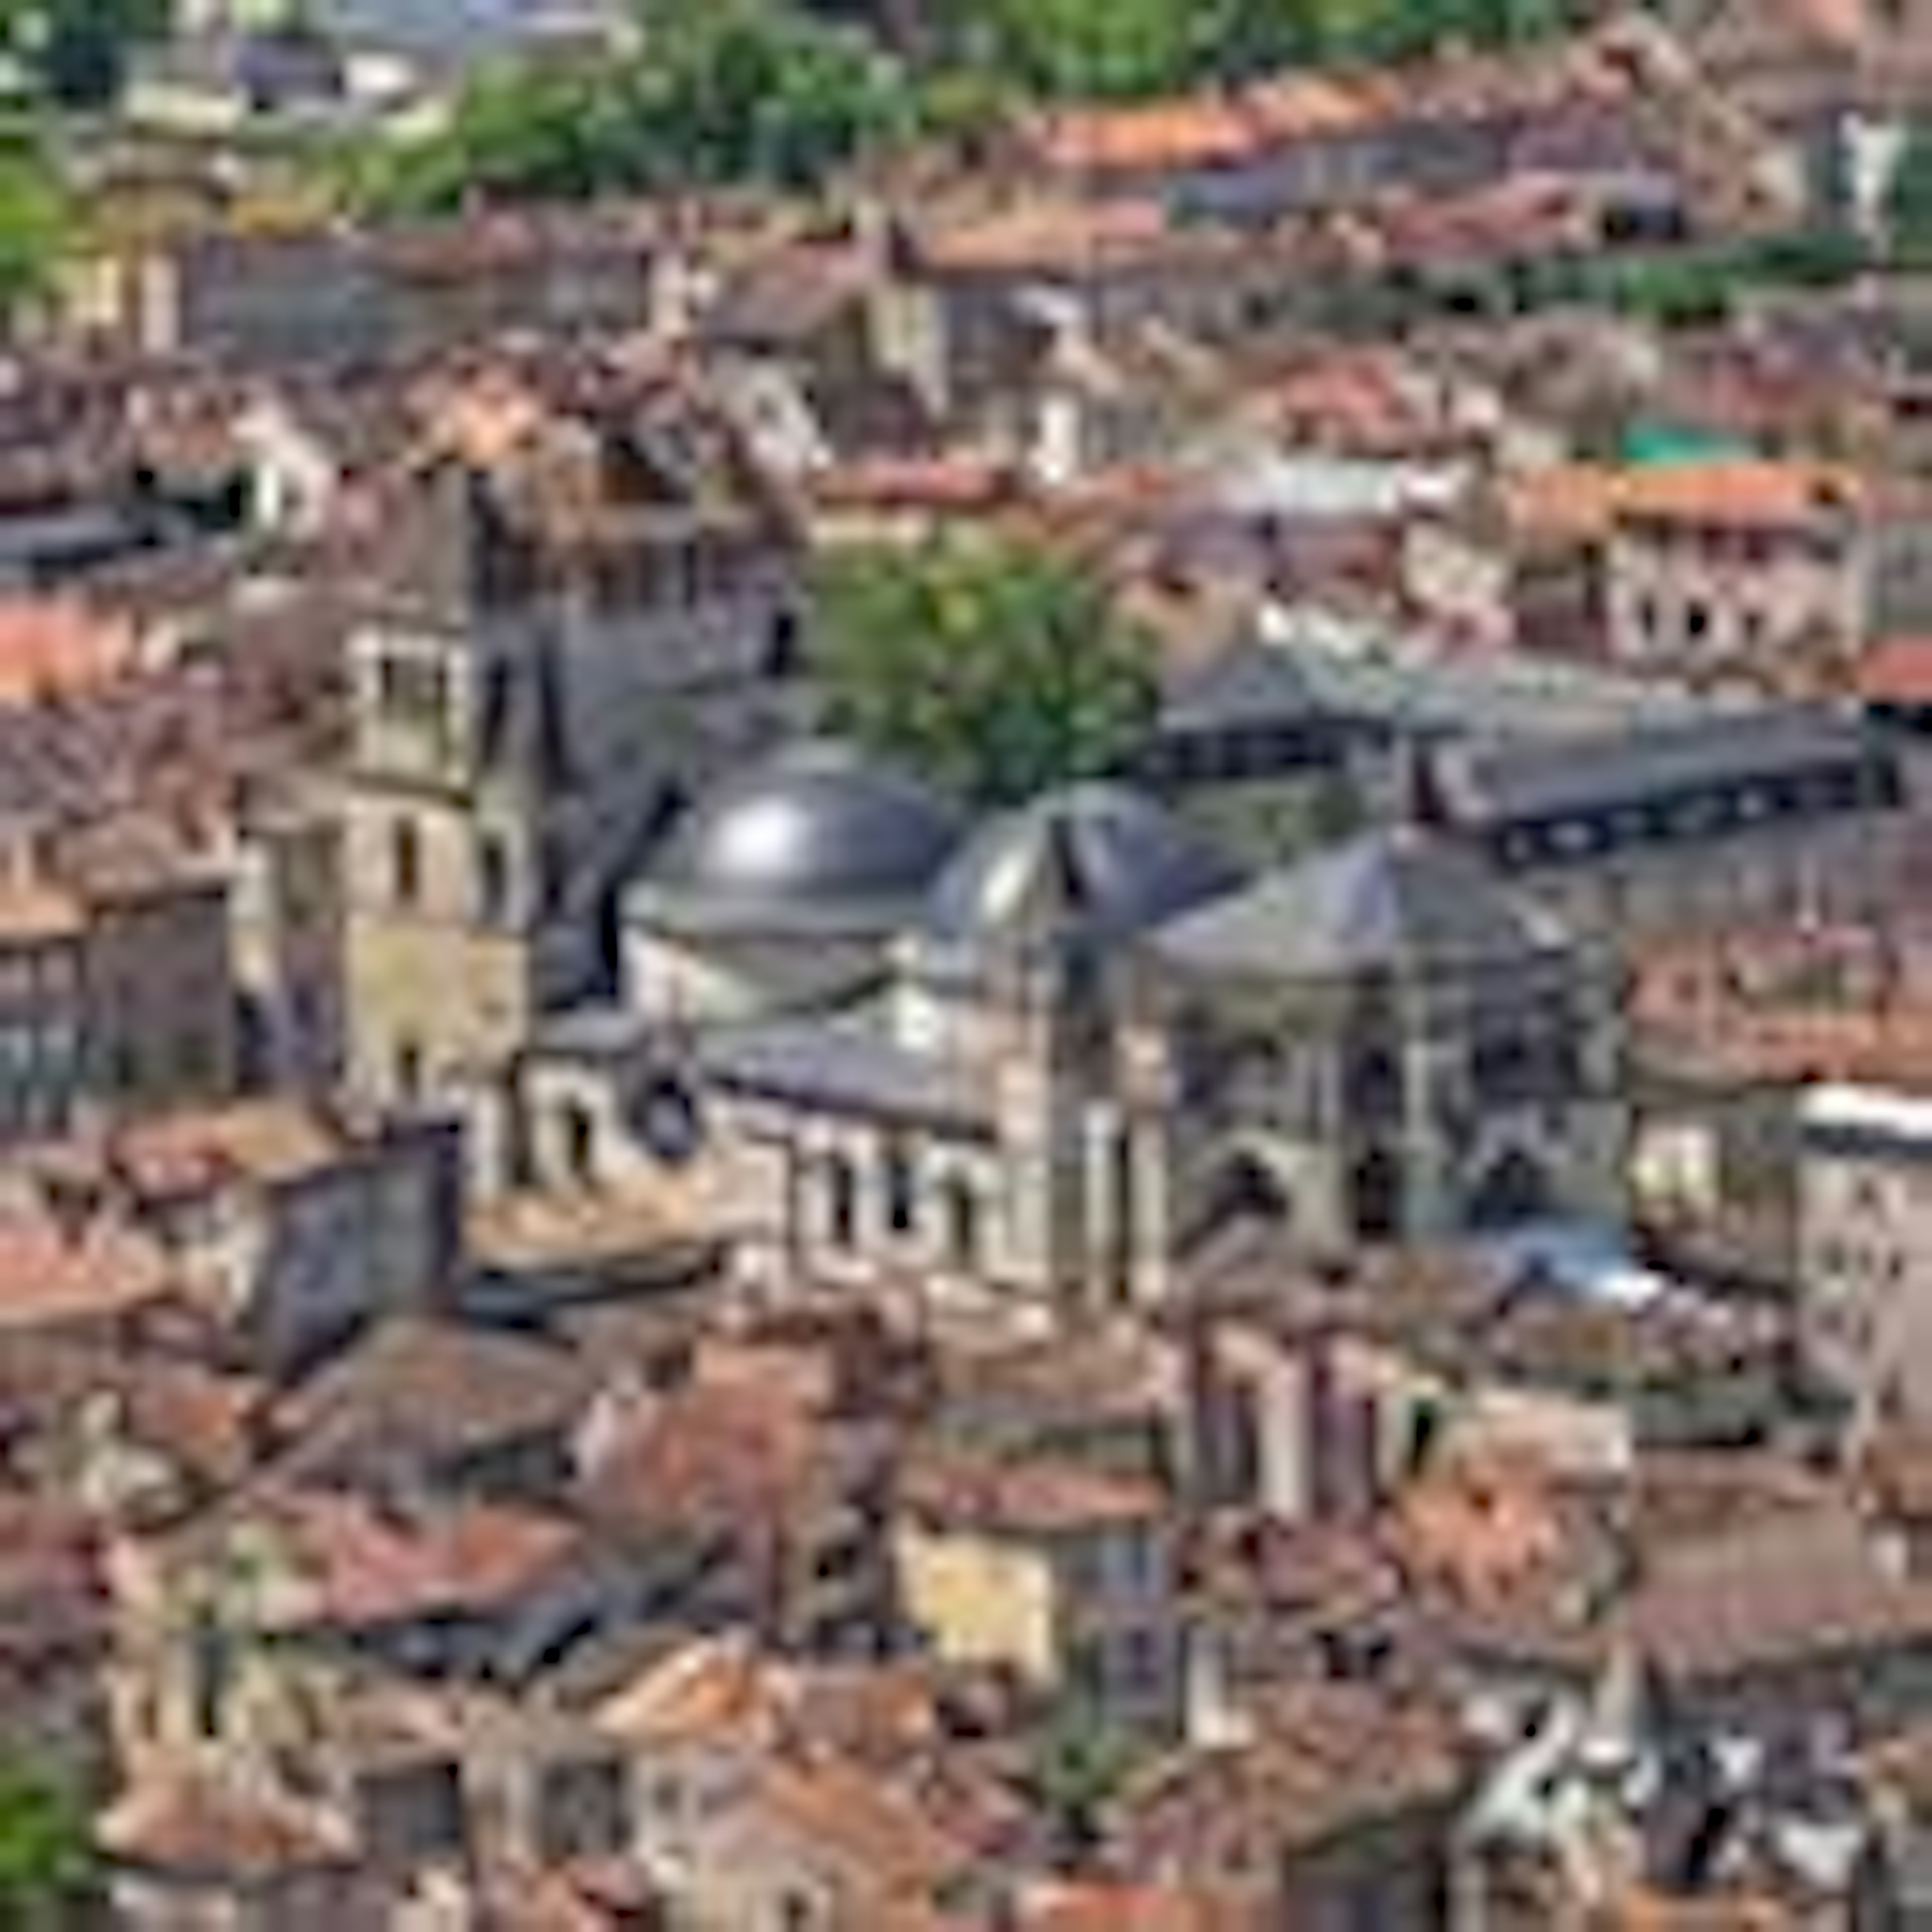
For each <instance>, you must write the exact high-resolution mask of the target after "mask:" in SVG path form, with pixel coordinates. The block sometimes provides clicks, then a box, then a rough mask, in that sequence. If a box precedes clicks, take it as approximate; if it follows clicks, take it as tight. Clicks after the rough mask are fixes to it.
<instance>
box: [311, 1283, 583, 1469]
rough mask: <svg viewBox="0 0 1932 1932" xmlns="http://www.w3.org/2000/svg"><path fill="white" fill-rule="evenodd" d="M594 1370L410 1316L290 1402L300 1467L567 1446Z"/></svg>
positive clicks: (522, 1343)
mask: <svg viewBox="0 0 1932 1932" xmlns="http://www.w3.org/2000/svg"><path fill="white" fill-rule="evenodd" d="M596 1381H597V1376H596V1371H595V1368H594V1367H591V1366H589V1365H586V1364H584V1363H583V1362H581V1361H578V1360H577V1359H576V1358H574V1357H572V1356H571V1355H568V1354H566V1353H565V1352H564V1351H562V1349H557V1348H554V1347H553V1346H550V1345H549V1344H547V1343H542V1342H538V1341H533V1340H529V1339H527V1338H526V1337H522V1336H520V1335H514V1334H510V1333H508V1332H507V1331H502V1330H495V1329H488V1328H481V1327H478V1326H476V1325H467V1324H463V1323H459V1322H452V1321H443V1320H431V1319H423V1318H421V1317H419V1316H402V1317H399V1318H398V1319H393V1320H391V1321H389V1322H384V1323H383V1325H381V1326H380V1328H377V1329H375V1330H374V1331H372V1332H371V1334H368V1336H367V1337H365V1338H364V1339H363V1340H361V1341H359V1342H358V1343H356V1345H355V1346H353V1348H351V1349H350V1350H349V1352H347V1354H345V1355H341V1356H340V1357H338V1358H337V1359H336V1360H335V1361H333V1362H332V1363H330V1364H329V1365H328V1366H327V1367H326V1368H324V1369H323V1370H322V1371H321V1372H320V1373H319V1374H318V1375H317V1376H315V1377H314V1379H313V1380H312V1381H311V1382H308V1384H307V1385H305V1387H304V1388H302V1389H301V1390H300V1391H298V1392H297V1394H296V1395H295V1396H294V1397H292V1398H291V1400H290V1403H289V1405H288V1407H287V1415H286V1421H287V1423H288V1424H289V1426H290V1427H291V1428H292V1429H293V1430H294V1431H295V1433H296V1444H295V1447H294V1448H293V1451H292V1452H291V1454H290V1463H292V1465H293V1466H296V1467H297V1468H311V1469H312V1468H317V1467H320V1466H326V1465H327V1466H332V1465H334V1464H335V1463H338V1462H339V1461H341V1460H343V1459H344V1458H347V1459H350V1460H352V1461H356V1462H362V1461H364V1460H374V1461H376V1462H378V1463H380V1462H381V1461H383V1460H385V1459H386V1458H387V1457H392V1456H402V1457H409V1456H413V1455H417V1454H431V1455H460V1454H465V1453H474V1452H477V1451H482V1450H484V1449H486V1448H488V1447H489V1446H490V1445H492V1444H493V1443H499V1442H517V1441H521V1440H527V1439H532V1438H535V1437H538V1436H556V1437H557V1438H559V1439H561V1438H562V1436H564V1435H565V1433H567V1432H568V1430H569V1429H570V1428H571V1427H572V1426H573V1425H574V1423H575V1422H576V1421H577V1419H578V1418H579V1417H580V1415H581V1414H582V1413H583V1410H584V1409H585V1408H586V1406H587V1405H588V1403H589V1400H590V1399H591V1397H592V1394H593V1393H594V1391H595V1386H596Z"/></svg>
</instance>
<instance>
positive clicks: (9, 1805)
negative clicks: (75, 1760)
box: [0, 1759, 94, 1925]
mask: <svg viewBox="0 0 1932 1932" xmlns="http://www.w3.org/2000/svg"><path fill="white" fill-rule="evenodd" d="M93 1876H94V1855H93V1848H92V1835H91V1834H90V1832H89V1826H88V1819H87V1814H86V1810H85V1808H84V1807H83V1805H81V1803H80V1802H79V1800H78V1799H77V1798H76V1796H74V1794H73V1793H71V1792H70V1791H69V1790H68V1789H67V1788H66V1787H64V1786H62V1785H61V1784H58V1783H56V1782H55V1781H54V1780H53V1779H52V1778H47V1777H43V1776H42V1775H39V1774H37V1773H36V1772H34V1771H33V1770H32V1769H30V1768H29V1767H28V1766H26V1765H25V1764H23V1763H20V1762H19V1761H18V1760H14V1759H6V1760H0V1924H7V1925H15V1924H20V1925H33V1924H60V1923H62V1919H61V1918H60V1917H59V1916H58V1914H59V1912H60V1910H61V1909H62V1907H63V1906H70V1905H72V1904H74V1903H76V1902H77V1900H80V1898H81V1897H83V1896H85V1894H86V1892H87V1891H88V1889H89V1886H90V1885H91V1884H92V1880H93Z"/></svg>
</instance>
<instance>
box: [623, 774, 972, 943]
mask: <svg viewBox="0 0 1932 1932" xmlns="http://www.w3.org/2000/svg"><path fill="white" fill-rule="evenodd" d="M963 829H964V828H963V823H962V820H961V818H960V817H959V814H958V813H957V812H956V811H954V810H953V808H952V807H951V806H950V805H947V803H946V802H944V801H943V800H941V799H939V798H938V796H935V794H934V793H932V792H930V791H929V790H927V789H926V787H925V786H924V785H922V784H920V783H919V781H917V780H916V779H915V778H909V777H907V776H905V775H903V774H901V773H900V772H894V771H889V770H886V769H883V768H880V767H878V766H874V765H872V764H871V763H868V761H867V760H865V758H864V757H862V756H861V755H860V754H859V753H857V752H856V751H853V750H852V749H851V748H849V747H847V746H845V745H835V744H806V745H794V746H792V747H790V748H788V749H787V750H785V751H781V752H780V753H779V754H778V755H777V756H776V757H774V758H772V760H769V762H768V763H765V764H763V765H761V766H758V767H757V768H756V769H754V770H753V771H751V772H748V773H745V774H744V775H742V776H741V777H739V778H737V779H736V780H735V781H732V782H730V783H728V784H726V785H724V787H722V788H721V790H719V791H718V792H717V793H715V794H714V795H713V796H711V797H709V798H708V799H704V800H703V801H701V802H700V803H699V804H698V805H697V806H696V807H695V808H694V809H693V810H692V811H691V812H690V813H689V814H688V815H687V816H686V817H685V819H684V820H683V821H682V823H680V824H679V826H677V827H676V829H675V830H673V832H672V834H671V837H670V841H669V843H668V844H667V846H666V847H665V848H664V851H663V853H662V855H661V857H660V859H658V862H657V863H656V864H655V865H654V866H653V867H652V868H651V870H650V871H649V873H648V874H646V877H645V879H644V880H643V882H642V883H641V884H640V886H638V887H637V888H636V889H634V891H633V893H632V895H631V898H632V901H634V905H635V907H636V910H637V916H639V917H640V918H641V919H643V921H645V922H662V923H667V924H669V925H670V926H673V927H675V928H677V929H685V930H698V931H702V932H731V931H748V932H758V931H760V930H770V929H773V928H775V927H776V928H781V929H787V930H789V929H791V928H792V927H793V926H802V927H804V928H806V929H810V930H812V931H823V930H826V929H831V928H838V927H841V926H849V925H850V924H851V923H852V922H853V920H854V919H857V920H858V921H859V923H861V924H865V923H868V922H870V921H871V919H874V918H875V917H876V916H878V915H880V914H881V913H886V914H894V915H895V914H898V913H903V912H904V910H906V909H907V907H910V906H911V905H913V904H916V901H917V900H918V898H919V895H920V894H921V893H922V892H924V891H925V889H926V887H927V886H928V885H929V883H930V882H931V880H932V877H933V876H934V875H935V874H936V873H937V872H938V870H939V868H940V867H941V865H943V864H944V862H945V861H946V859H947V856H948V855H949V854H950V852H951V851H952V850H953V847H954V845H955V844H956V842H957V841H958V839H959V835H960V834H961V832H962V830H963ZM887 922H888V923H896V922H897V921H896V919H895V918H892V919H888V921H887Z"/></svg>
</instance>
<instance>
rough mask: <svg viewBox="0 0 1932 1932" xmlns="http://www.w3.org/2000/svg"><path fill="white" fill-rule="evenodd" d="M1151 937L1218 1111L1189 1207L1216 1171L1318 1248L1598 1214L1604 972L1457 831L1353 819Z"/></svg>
mask: <svg viewBox="0 0 1932 1932" xmlns="http://www.w3.org/2000/svg"><path fill="white" fill-rule="evenodd" d="M1154 950H1155V952H1156V954H1157V957H1158V958H1159V959H1160V962H1161V965H1162V966H1163V968H1164V969H1165V972H1166V976H1167V977H1168V980H1169V993H1168V998H1169V1001H1170V1002H1171V1003H1172V1016H1173V1017H1172V1031H1173V1033H1174V1035H1175V1037H1176V1038H1177V1039H1178V1040H1179V1041H1180V1042H1181V1043H1182V1048H1181V1061H1182V1064H1183V1065H1184V1067H1186V1068H1187V1072H1188V1078H1189V1080H1190V1085H1191V1087H1192V1089H1193V1092H1194V1094H1196V1097H1197V1098H1196V1106H1197V1108H1198V1109H1199V1111H1200V1112H1201V1113H1202V1114H1203V1115H1205V1116H1206V1117H1207V1118H1208V1119H1210V1120H1211V1121H1214V1123H1215V1124H1216V1126H1217V1127H1218V1128H1219V1129H1220V1137H1219V1139H1220V1145H1218V1146H1217V1147H1216V1148H1215V1156H1214V1157H1215V1160H1216V1162H1217V1169H1218V1177H1219V1178H1218V1179H1217V1181H1212V1182H1207V1183H1204V1184H1202V1185H1201V1186H1200V1187H1198V1188H1197V1189H1196V1190H1195V1191H1194V1198H1195V1200H1196V1211H1197V1213H1198V1214H1201V1215H1202V1217H1204V1218H1205V1219H1208V1220H1212V1219H1213V1218H1214V1217H1215V1216H1217V1214H1219V1213H1220V1211H1221V1210H1222V1208H1223V1206H1224V1205H1225V1194H1224V1193H1223V1190H1226V1189H1227V1188H1229V1187H1232V1189H1234V1190H1235V1192H1236V1193H1238V1194H1241V1193H1250V1192H1253V1193H1258V1194H1259V1196H1260V1198H1261V1199H1262V1200H1264V1201H1265V1202H1268V1203H1270V1204H1271V1205H1273V1206H1274V1208H1275V1209H1276V1210H1277V1212H1278V1213H1280V1214H1282V1215H1283V1217H1285V1218H1286V1219H1287V1220H1289V1223H1290V1224H1291V1225H1292V1226H1293V1227H1295V1229H1297V1230H1298V1232H1300V1233H1301V1235H1303V1236H1304V1238H1307V1239H1309V1240H1311V1241H1314V1242H1316V1243H1317V1244H1320V1245H1322V1246H1325V1247H1349V1246H1351V1245H1353V1244H1355V1243H1357V1242H1368V1243H1381V1242H1388V1241H1398V1242H1415V1241H1441V1240H1454V1239H1456V1238H1458V1237H1460V1236H1462V1235H1468V1234H1471V1233H1480V1232H1485V1231H1490V1230H1496V1229H1503V1228H1506V1227H1509V1226H1514V1225H1516V1224H1517V1223H1523V1222H1525V1221H1529V1220H1541V1219H1544V1218H1551V1217H1568V1216H1572V1215H1581V1216H1583V1217H1586V1218H1589V1219H1593V1220H1604V1221H1607V1222H1610V1223H1615V1222H1616V1220H1618V1219H1619V1218H1620V1214H1621V1203H1620V1199H1619V1194H1620V1179H1619V1177H1620V1175H1621V1172H1622V1154H1623V1143H1622V1136H1623V1131H1624V1104H1625V1103H1624V1091H1623V1068H1622V1014H1621V997H1620V989H1619V983H1618V974H1617V971H1616V968H1615V966H1614V965H1613V963H1612V962H1611V961H1610V959H1609V957H1608V956H1607V955H1606V954H1604V953H1602V952H1601V950H1597V949H1594V948H1592V947H1589V946H1587V945H1586V944H1583V943H1582V942H1580V941H1578V940H1577V939H1576V938H1574V937H1573V936H1572V935H1571V933H1570V932H1569V931H1568V929H1566V928H1565V927H1564V926H1562V924H1561V923H1560V922H1558V921H1557V920H1556V919H1555V918H1554V917H1553V916H1551V915H1550V913H1547V912H1546V911H1544V910H1541V909H1540V908H1538V907H1535V906H1534V905H1533V904H1530V903H1529V902H1528V901H1524V900H1523V899H1521V898H1519V897H1517V896H1516V895H1513V894H1511V892H1509V891H1508V889H1507V888H1506V887H1505V886H1503V885H1502V883H1500V882H1499V880H1497V879H1496V877H1494V876H1493V874H1491V873H1490V871H1488V869H1487V868H1486V867H1485V866H1484V864H1483V863H1482V862H1481V860H1480V859H1477V858H1475V857H1474V856H1472V855H1471V854H1469V853H1467V852H1466V851H1464V850H1462V849H1461V848H1460V847H1457V846H1455V845H1453V844H1449V843H1448V842H1446V841H1442V840H1439V839H1438V838H1434V837H1433V836H1431V835H1430V834H1428V833H1427V832H1424V831H1422V830H1421V829H1419V828H1417V827H1414V826H1400V827H1398V828H1397V829H1394V830H1393V831H1391V832H1380V833H1371V834H1369V835H1365V836H1364V837H1362V838H1358V839H1355V840H1354V841H1350V842H1349V843H1348V844H1345V845H1343V846H1340V847H1336V848H1334V849H1332V850H1330V851H1329V852H1328V853H1322V854H1318V855H1317V856H1315V857H1314V858H1313V859H1309V860H1307V861H1305V862H1304V863H1303V864H1302V865H1300V866H1298V867H1296V868H1293V869H1292V870H1290V871H1286V872H1281V873H1277V874H1275V875H1274V876H1273V877H1270V878H1267V879H1265V880H1262V881H1261V882H1260V883H1258V884H1256V885H1255V886H1253V887H1251V888H1250V889H1249V890H1248V891H1247V892H1245V893H1242V894H1240V895H1236V896H1235V897H1233V898H1228V899H1225V900H1223V901H1220V903H1218V904H1212V905H1210V906H1208V907H1205V908H1204V909H1203V910H1201V911H1199V912H1198V913H1195V914H1194V915H1193V916H1191V917H1189V918H1187V919H1182V920H1181V921H1179V922H1178V923H1176V924H1175V925H1174V926H1171V927H1169V928H1168V929H1166V930H1165V931H1163V932H1162V933H1160V935H1157V938H1156V939H1155V941H1154ZM1211 1145H1213V1144H1212V1143H1211ZM1232 1148H1238V1149H1240V1150H1241V1154H1240V1155H1239V1156H1238V1157H1236V1158H1235V1159H1234V1160H1232V1161H1231V1160H1230V1153H1231V1149H1232Z"/></svg>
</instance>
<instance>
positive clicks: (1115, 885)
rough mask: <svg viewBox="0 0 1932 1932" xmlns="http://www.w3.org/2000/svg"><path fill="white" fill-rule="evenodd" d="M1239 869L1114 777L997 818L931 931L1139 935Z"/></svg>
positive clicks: (947, 884)
mask: <svg viewBox="0 0 1932 1932" xmlns="http://www.w3.org/2000/svg"><path fill="white" fill-rule="evenodd" d="M1239 882H1240V875H1239V874H1238V873H1237V872H1236V871H1235V868H1233V867H1232V865H1229V863H1228V862H1226V860H1225V859H1223V858H1222V857H1221V856H1220V854H1219V853H1217V852H1215V851H1214V850H1212V849H1211V847H1208V845H1207V844H1205V843H1204V842H1203V841H1202V840H1201V839H1199V838H1197V837H1196V835H1194V834H1193V832H1190V831H1189V830H1188V829H1186V828H1185V827H1184V826H1181V824H1180V823H1178V821H1177V820H1175V818H1174V817H1172V815H1171V814H1169V812H1168V811H1167V810H1166V808H1165V807H1163V806H1162V805H1160V804H1158V803H1157V802H1155V801H1154V799H1151V798H1148V796H1145V794H1144V793H1140V792H1137V791H1133V790H1129V789H1127V787H1124V786H1121V785H1117V784H1099V783H1091V784H1076V785H1072V786H1070V787H1067V789H1065V790H1061V791H1056V792H1050V793H1047V794H1046V796H1043V797H1042V798H1039V799H1035V800H1034V801H1033V802H1032V803H1031V804H1029V805H1022V806H1021V807H1020V808H1019V809H1018V810H1017V811H1011V812H1009V813H1007V814H1005V815H1004V816H1003V817H1000V818H998V819H995V820H994V821H993V823H992V824H990V825H989V826H986V828H985V829H983V831H982V832H980V834H979V835H977V837H976V838H974V839H973V841H971V843H970V844H968V846H967V847H966V848H965V850H964V851H963V852H962V853H960V855H959V857H957V858H956V859H954V861H953V863H952V864H951V865H949V866H948V867H947V869H946V871H944V873H943V874H941V877H940V880H939V883H938V885H937V886H935V888H934V890H933V894H932V900H931V901H930V903H929V908H928V916H927V929H928V931H929V934H930V935H931V936H932V938H935V939H937V940H939V941H944V942H947V943H951V944H962V945H972V944H989V943H997V942H999V941H1003V940H1004V941H1011V940H1016V939H1019V938H1025V937H1028V936H1033V937H1046V938H1055V939H1073V940H1093V941H1112V940H1119V939H1125V938H1131V937H1132V936H1133V935H1135V934H1136V933H1140V932H1146V931H1148V929H1150V928H1151V927H1154V926H1159V925H1160V924H1162V923H1163V922H1165V921H1166V920H1168V919H1173V918H1175V917H1177V916H1178V915H1180V914H1181V913H1184V912H1187V911H1190V910H1193V908H1194V907H1196V906H1199V905H1200V904H1203V903H1204V902H1205V901H1207V900H1208V899H1211V898H1216V897H1217V896H1219V895H1220V894H1222V893H1223V892H1228V891H1230V890H1232V889H1233V887H1234V886H1235V885H1237V884H1238V883H1239Z"/></svg>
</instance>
